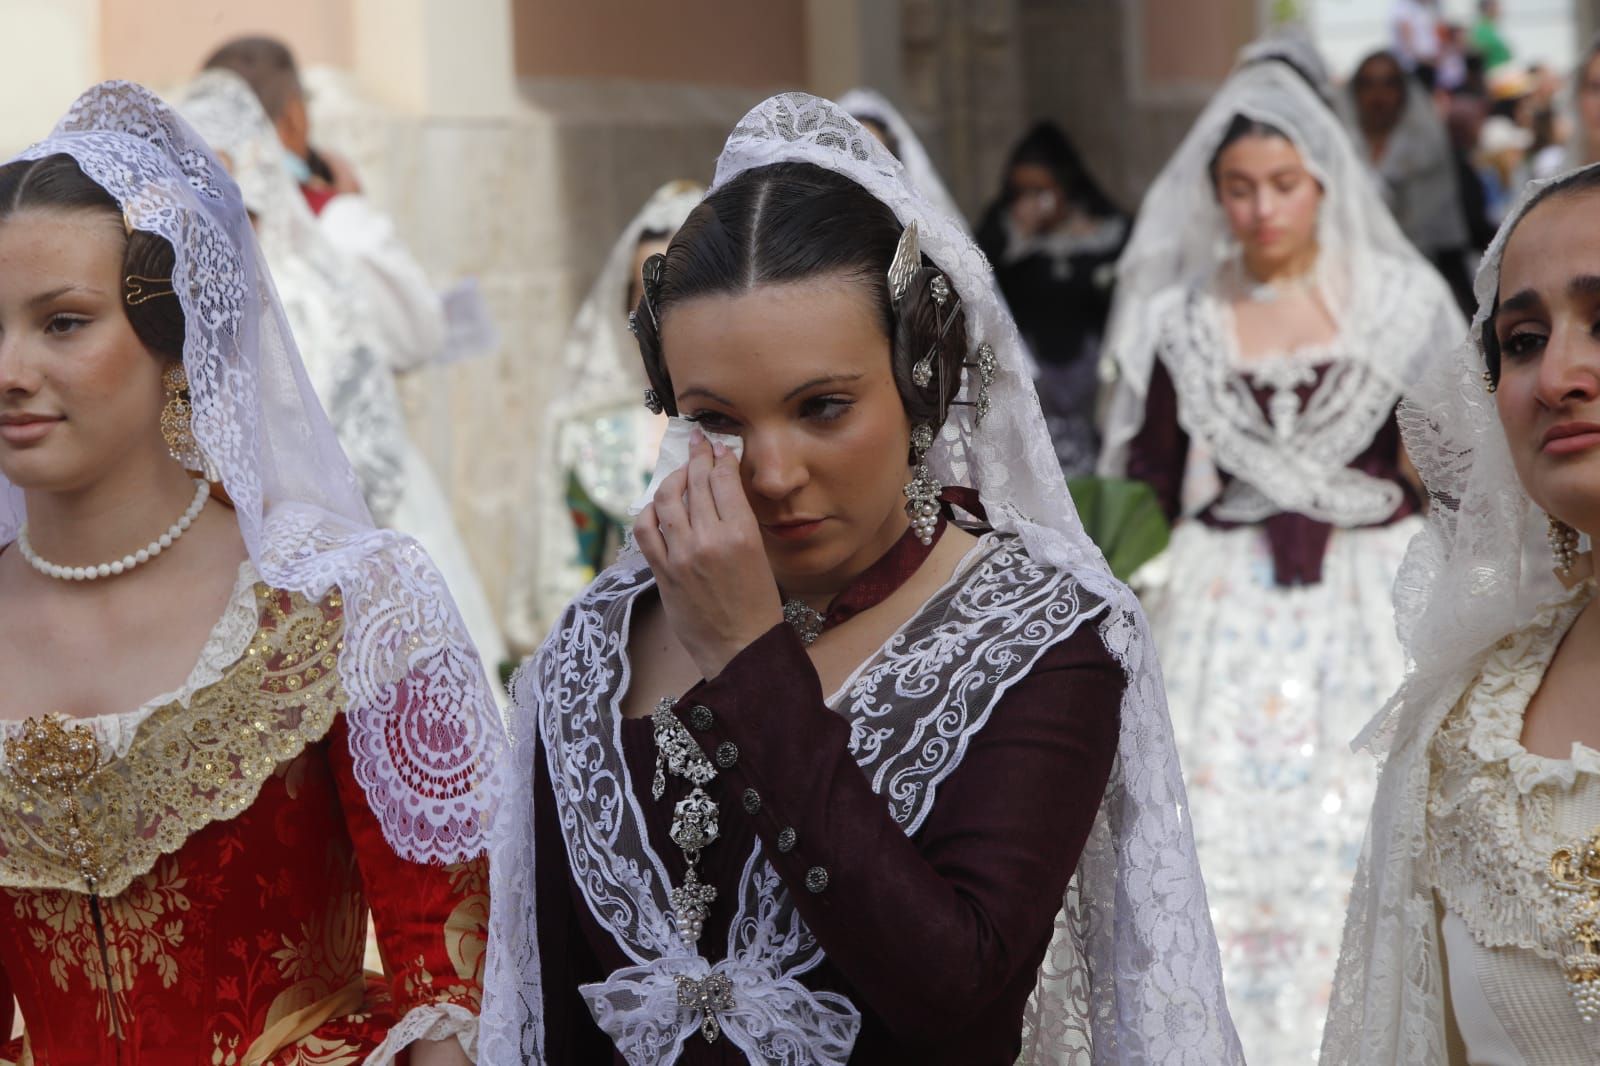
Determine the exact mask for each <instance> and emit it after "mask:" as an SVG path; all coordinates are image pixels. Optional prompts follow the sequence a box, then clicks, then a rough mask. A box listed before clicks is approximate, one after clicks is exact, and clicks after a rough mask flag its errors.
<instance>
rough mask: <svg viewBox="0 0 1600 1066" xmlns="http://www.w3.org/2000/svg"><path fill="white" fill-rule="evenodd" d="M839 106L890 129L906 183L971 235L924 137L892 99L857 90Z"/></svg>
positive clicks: (850, 91) (851, 91)
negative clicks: (919, 135) (921, 136)
mask: <svg viewBox="0 0 1600 1066" xmlns="http://www.w3.org/2000/svg"><path fill="white" fill-rule="evenodd" d="M838 104H839V106H840V107H842V108H844V109H845V110H846V111H847V112H849V113H850V117H851V118H854V119H855V120H856V121H857V122H860V121H863V120H870V121H873V122H876V123H878V124H879V125H880V126H882V127H883V128H884V129H886V130H888V131H889V133H890V135H891V136H892V137H894V140H895V147H897V148H898V149H899V150H900V151H899V159H900V165H901V166H903V167H905V170H906V180H907V181H909V182H910V183H911V187H912V188H913V189H915V190H917V191H918V192H920V193H921V194H922V197H923V199H925V200H927V201H928V202H929V203H930V204H932V205H933V206H934V208H935V209H937V210H939V211H942V212H944V213H945V214H946V215H949V216H950V217H951V218H953V219H955V220H956V221H957V222H959V223H961V226H962V228H963V229H965V230H967V231H968V232H971V229H972V227H971V226H969V225H967V216H966V215H965V214H963V213H962V211H961V208H960V207H959V206H958V205H957V204H956V200H955V197H953V196H951V195H950V190H949V189H947V188H945V184H944V179H943V178H941V177H940V176H939V168H938V167H936V166H934V165H933V158H932V157H931V156H929V155H928V150H927V149H926V148H924V147H923V145H922V138H920V137H918V136H917V131H916V130H914V129H912V128H911V123H909V122H907V121H906V117H905V116H904V115H902V114H901V113H900V111H899V109H898V108H896V107H895V106H894V105H893V104H891V103H890V102H889V98H888V97H886V96H884V95H883V94H882V93H880V92H879V91H878V90H876V89H866V88H856V89H850V90H848V91H847V92H846V93H845V94H844V95H843V96H841V97H839V99H838Z"/></svg>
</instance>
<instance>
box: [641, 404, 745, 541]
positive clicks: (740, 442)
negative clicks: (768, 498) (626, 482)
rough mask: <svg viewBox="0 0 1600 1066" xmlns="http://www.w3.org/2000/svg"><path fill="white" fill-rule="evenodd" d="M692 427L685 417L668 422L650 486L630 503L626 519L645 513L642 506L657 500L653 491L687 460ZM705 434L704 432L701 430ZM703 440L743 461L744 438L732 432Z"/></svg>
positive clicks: (707, 435)
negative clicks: (713, 443)
mask: <svg viewBox="0 0 1600 1066" xmlns="http://www.w3.org/2000/svg"><path fill="white" fill-rule="evenodd" d="M694 428H695V423H693V422H691V421H690V420H689V419H687V418H669V419H667V432H666V433H665V434H664V435H663V436H662V438H661V453H660V454H659V455H657V456H656V470H655V473H653V474H651V475H650V484H648V485H646V486H645V488H644V494H643V495H641V496H640V497H639V498H638V499H637V500H634V501H633V506H632V507H630V508H628V515H629V517H635V516H637V515H638V514H639V512H640V511H642V510H644V508H645V505H646V504H648V503H649V502H650V501H651V500H654V499H655V498H656V490H657V489H659V488H660V487H661V483H662V482H663V481H665V480H667V478H668V477H670V476H672V474H673V473H674V472H675V471H676V470H677V469H678V468H679V467H681V466H683V465H684V464H686V463H688V461H689V433H690V431H691V430H693V429H694ZM701 432H702V433H705V430H701ZM706 440H709V441H713V442H720V443H722V444H725V445H727V446H728V447H729V448H730V449H732V451H733V454H734V455H736V456H738V457H739V458H740V459H743V458H744V438H743V437H741V436H738V435H737V434H734V433H706Z"/></svg>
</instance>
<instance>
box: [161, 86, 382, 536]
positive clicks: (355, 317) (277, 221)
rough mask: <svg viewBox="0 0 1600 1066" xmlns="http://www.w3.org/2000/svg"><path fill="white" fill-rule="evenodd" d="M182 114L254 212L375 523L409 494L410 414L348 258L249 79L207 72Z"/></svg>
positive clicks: (288, 312)
mask: <svg viewBox="0 0 1600 1066" xmlns="http://www.w3.org/2000/svg"><path fill="white" fill-rule="evenodd" d="M177 107H178V111H179V113H180V114H182V115H183V117H184V118H186V119H188V120H189V122H190V124H191V125H193V126H194V129H195V132H197V133H199V134H200V136H202V137H204V138H205V140H206V143H207V144H208V145H210V146H211V149H212V151H214V152H216V153H217V154H218V156H220V157H222V158H223V160H224V162H225V163H226V165H227V166H228V169H229V173H231V174H232V175H233V179H234V181H236V182H238V184H239V193H240V195H241V196H242V197H243V198H244V205H245V207H246V208H247V209H248V210H249V211H250V213H251V214H252V215H254V216H255V229H256V239H257V241H258V242H259V243H260V245H261V253H262V255H264V256H265V257H266V260H267V266H268V267H269V268H270V269H271V271H272V280H273V284H274V286H275V287H276V289H277V292H278V299H279V300H280V301H281V302H282V304H283V310H284V314H285V316H286V317H287V318H288V320H289V326H290V328H291V329H292V330H293V331H294V339H295V343H296V345H297V347H298V348H299V351H300V356H301V360H302V361H303V362H304V364H305V368H306V373H307V374H308V375H309V376H310V378H311V385H312V388H314V389H315V390H316V393H317V396H318V398H319V399H321V401H322V404H323V407H324V408H325V409H326V410H327V412H328V420H329V421H330V422H332V423H333V428H334V432H335V433H337V434H338V436H339V444H340V445H341V446H342V447H343V448H344V453H345V455H346V456H347V457H348V458H349V459H350V465H351V466H352V467H354V468H355V472H356V477H357V478H358V479H360V481H361V491H362V495H363V497H364V498H365V499H366V501H367V508H368V509H369V510H370V511H371V512H372V515H373V518H374V520H375V521H376V522H377V523H378V524H379V525H390V524H391V523H392V521H393V516H394V511H395V506H396V504H397V503H398V502H399V500H400V496H401V493H402V492H403V491H404V485H403V483H402V482H403V479H402V472H403V466H404V454H405V449H406V430H405V414H404V411H403V409H402V407H401V402H400V393H399V390H398V389H396V388H395V383H394V377H393V375H392V374H391V373H390V371H389V367H388V365H387V364H386V363H385V362H384V360H383V359H382V357H381V356H380V354H379V352H378V349H377V346H376V345H375V344H374V343H373V342H372V339H371V337H370V336H369V330H368V329H367V327H366V322H367V321H368V320H369V319H370V317H371V316H370V314H369V313H368V308H367V306H366V303H365V297H364V296H363V294H362V292H361V289H360V288H359V286H358V285H357V283H356V274H355V272H354V270H353V267H352V264H351V263H350V262H349V261H348V260H347V259H346V258H345V257H344V256H342V255H341V254H340V253H339V252H338V250H337V249H335V248H334V247H333V245H332V244H331V243H330V242H329V241H328V239H327V238H326V237H325V236H323V234H322V231H321V229H320V228H319V227H318V225H317V220H316V219H315V218H314V217H313V216H312V214H311V209H310V208H309V207H308V206H306V202H305V197H303V196H302V195H301V194H300V190H299V189H298V188H297V187H296V186H295V183H294V179H293V178H291V177H290V176H289V172H288V171H287V170H286V169H285V168H284V165H283V145H282V142H280V141H279V140H278V133H277V131H276V130H275V129H274V128H273V126H272V121H271V120H270V119H269V118H267V113H266V112H265V111H264V110H262V107H261V103H260V101H259V100H257V99H256V95H255V92H254V91H253V90H252V89H251V88H250V87H249V86H248V85H247V84H245V81H244V79H242V78H240V77H239V76H238V75H237V74H235V73H233V72H232V71H228V70H208V71H205V72H204V73H202V74H200V75H199V76H198V77H197V78H195V79H194V81H192V82H190V83H189V85H188V86H187V87H185V88H184V90H183V91H182V93H180V94H179V96H178V100H177Z"/></svg>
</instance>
